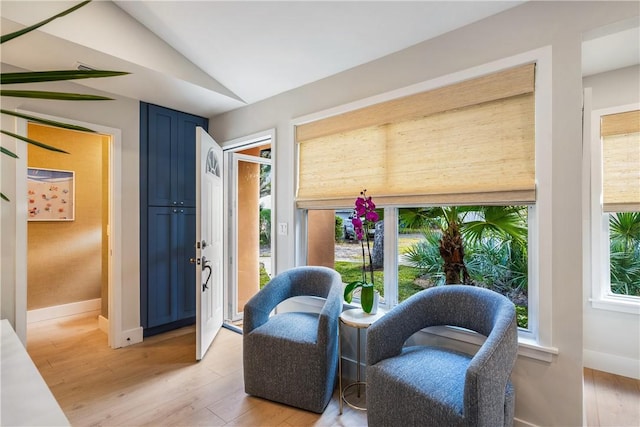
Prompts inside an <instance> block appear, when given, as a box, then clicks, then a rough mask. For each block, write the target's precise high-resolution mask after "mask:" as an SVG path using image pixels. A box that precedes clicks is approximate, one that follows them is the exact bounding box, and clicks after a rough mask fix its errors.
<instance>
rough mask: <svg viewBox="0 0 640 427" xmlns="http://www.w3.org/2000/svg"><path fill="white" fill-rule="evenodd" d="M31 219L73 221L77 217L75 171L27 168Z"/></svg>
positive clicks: (28, 202)
mask: <svg viewBox="0 0 640 427" xmlns="http://www.w3.org/2000/svg"><path fill="white" fill-rule="evenodd" d="M27 207H28V210H29V221H73V220H74V219H75V172H73V171H64V170H56V169H41V168H28V169H27Z"/></svg>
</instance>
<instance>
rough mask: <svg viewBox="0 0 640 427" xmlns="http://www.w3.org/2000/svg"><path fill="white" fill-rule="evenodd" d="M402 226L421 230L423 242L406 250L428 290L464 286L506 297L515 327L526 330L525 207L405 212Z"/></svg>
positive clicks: (407, 259)
mask: <svg viewBox="0 0 640 427" xmlns="http://www.w3.org/2000/svg"><path fill="white" fill-rule="evenodd" d="M400 218H401V221H404V222H405V223H406V224H407V226H408V227H409V228H413V229H416V228H419V226H420V225H421V226H422V228H423V231H422V233H423V236H424V239H423V240H421V241H419V242H417V243H415V244H413V245H412V246H410V247H409V248H408V249H406V250H405V251H404V254H403V256H404V259H405V260H406V262H407V263H408V264H409V265H412V266H414V267H416V268H419V269H420V270H421V271H422V277H423V278H424V279H426V280H427V281H428V282H429V283H428V285H429V286H439V285H444V284H450V283H465V284H469V285H475V286H481V287H484V288H488V289H491V290H494V291H496V292H499V293H501V294H503V295H505V296H507V297H509V298H510V299H511V300H512V301H513V302H514V304H515V305H516V306H517V307H519V309H518V318H519V319H518V325H519V326H521V327H527V324H528V319H527V317H526V310H527V306H528V299H527V279H528V277H527V274H528V261H527V208H526V207H523V206H464V207H437V208H419V209H406V210H401V212H400Z"/></svg>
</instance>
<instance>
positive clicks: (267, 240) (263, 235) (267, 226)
mask: <svg viewBox="0 0 640 427" xmlns="http://www.w3.org/2000/svg"><path fill="white" fill-rule="evenodd" d="M260 245H263V246H269V245H271V209H263V208H260Z"/></svg>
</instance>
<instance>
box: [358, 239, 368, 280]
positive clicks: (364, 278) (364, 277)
mask: <svg viewBox="0 0 640 427" xmlns="http://www.w3.org/2000/svg"><path fill="white" fill-rule="evenodd" d="M360 246H361V247H362V282H363V283H367V276H366V274H367V264H366V258H365V257H364V242H363V241H362V240H360ZM368 246H369V243H368V242H367V247H368Z"/></svg>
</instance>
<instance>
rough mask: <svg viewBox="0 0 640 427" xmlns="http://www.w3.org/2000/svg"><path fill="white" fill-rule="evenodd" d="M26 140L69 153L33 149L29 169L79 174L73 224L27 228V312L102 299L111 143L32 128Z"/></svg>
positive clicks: (86, 135)
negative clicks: (106, 158)
mask: <svg viewBox="0 0 640 427" xmlns="http://www.w3.org/2000/svg"><path fill="white" fill-rule="evenodd" d="M28 135H29V137H30V138H32V139H36V140H39V141H43V142H45V143H47V144H50V145H53V146H55V147H58V148H60V149H63V150H65V151H67V152H69V153H70V154H62V153H54V152H51V151H47V150H43V149H41V148H37V147H34V146H31V145H29V148H28V156H29V159H28V166H29V167H37V168H46V169H61V170H70V171H74V172H75V221H60V222H50V221H45V222H35V221H30V222H29V223H28V253H27V258H28V259H27V278H28V284H27V309H28V310H32V309H37V308H43V307H51V306H56V305H61V304H68V303H72V302H78V301H85V300H89V299H95V298H100V297H101V294H102V288H103V282H104V278H105V277H106V272H105V273H104V274H103V257H104V253H103V248H102V241H103V233H104V227H103V215H104V213H105V208H104V203H103V194H102V193H103V191H102V190H103V181H104V180H103V146H104V145H105V139H106V140H107V141H108V137H105V136H103V135H95V134H89V133H84V132H75V131H68V130H64V129H57V128H52V127H48V126H42V125H37V124H31V123H30V124H29V125H28ZM24 197H27V195H26V194H25V195H24ZM104 223H106V219H105V221H104ZM105 269H106V265H105Z"/></svg>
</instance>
